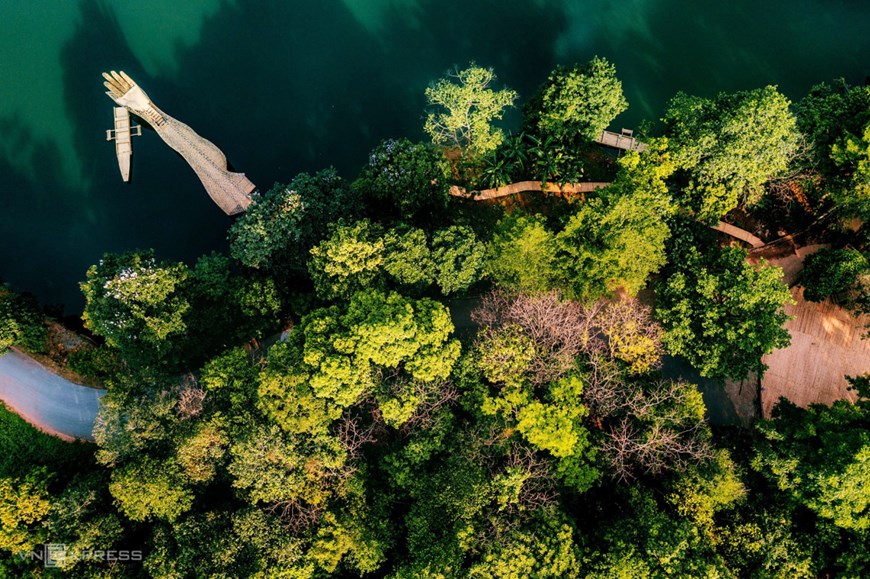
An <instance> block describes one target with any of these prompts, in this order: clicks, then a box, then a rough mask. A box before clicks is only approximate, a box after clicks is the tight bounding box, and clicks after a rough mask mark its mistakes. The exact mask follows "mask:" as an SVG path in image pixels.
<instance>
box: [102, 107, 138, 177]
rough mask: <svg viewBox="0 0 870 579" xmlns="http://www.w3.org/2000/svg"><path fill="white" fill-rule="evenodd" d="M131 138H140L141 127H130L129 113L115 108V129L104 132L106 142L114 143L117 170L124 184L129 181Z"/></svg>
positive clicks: (124, 109) (123, 108) (131, 152)
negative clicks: (119, 171)
mask: <svg viewBox="0 0 870 579" xmlns="http://www.w3.org/2000/svg"><path fill="white" fill-rule="evenodd" d="M133 136H137V137H140V136H142V127H140V126H139V125H136V126H135V127H132V129H131V127H130V112H129V111H128V110H127V109H126V108H125V107H115V128H114V129H109V130H107V131H106V140H107V141H112V140H114V141H115V154H116V155H117V156H118V168H119V169H120V170H121V178H122V179H123V180H124V182H125V183H126V182H128V181H129V180H130V156H131V155H133V139H132V137H133Z"/></svg>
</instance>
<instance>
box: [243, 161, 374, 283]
mask: <svg viewBox="0 0 870 579" xmlns="http://www.w3.org/2000/svg"><path fill="white" fill-rule="evenodd" d="M361 209H362V204H361V200H360V197H359V195H358V193H357V192H356V191H354V190H353V189H352V188H351V186H350V184H349V183H347V182H345V181H344V180H343V179H342V178H341V177H339V176H338V174H337V173H336V172H335V170H334V169H326V170H324V171H320V172H318V173H316V174H314V175H309V174H308V173H300V174H299V175H297V176H296V177H294V178H293V180H292V181H290V183H288V184H287V185H281V184H275V186H274V187H272V189H270V190H269V191H268V192H266V193H265V194H263V195H261V196H260V197H259V198H257V199H255V202H254V203H253V204H252V205H251V206H250V207H249V208H248V210H247V211H246V212H245V214H244V215H242V216H241V217H240V218H239V219H238V220H237V221H236V222H235V223H233V225H232V226H231V227H230V230H229V239H230V253H231V255H232V256H233V258H235V259H237V260H239V262H241V263H242V264H244V265H246V266H248V267H252V268H255V269H264V268H265V269H281V268H291V269H303V268H304V265H305V261H306V260H307V258H308V250H309V249H311V247H312V246H314V245H315V244H316V243H318V242H319V241H320V240H321V239H323V238H324V237H326V234H327V231H328V229H327V226H328V225H329V224H331V223H333V222H335V221H336V220H337V219H339V218H340V217H343V218H346V219H353V218H354V217H355V216H357V215H358V214H359V212H360V211H361Z"/></svg>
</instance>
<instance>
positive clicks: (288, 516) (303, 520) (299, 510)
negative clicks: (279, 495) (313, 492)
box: [266, 500, 323, 535]
mask: <svg viewBox="0 0 870 579" xmlns="http://www.w3.org/2000/svg"><path fill="white" fill-rule="evenodd" d="M266 510H267V511H268V512H269V513H271V514H273V515H277V516H278V517H279V518H280V519H281V522H282V523H283V525H284V528H285V529H286V530H287V531H289V532H290V533H292V534H294V535H296V534H299V533H301V532H303V531H304V530H306V529H308V528H309V527H311V526H312V525H314V524H315V523H317V521H318V520H319V519H320V515H321V513H322V512H323V507H321V506H314V505H311V504H308V503H306V502H304V501H297V500H288V501H281V502H278V503H274V504H272V505H270V506H269V507H268V508H267V509H266Z"/></svg>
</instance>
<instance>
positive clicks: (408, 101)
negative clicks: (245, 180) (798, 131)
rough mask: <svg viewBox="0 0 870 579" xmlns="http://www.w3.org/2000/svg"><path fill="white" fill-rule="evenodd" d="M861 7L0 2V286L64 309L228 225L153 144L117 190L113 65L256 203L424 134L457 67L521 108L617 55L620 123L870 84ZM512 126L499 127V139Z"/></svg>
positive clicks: (323, 0)
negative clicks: (111, 268) (766, 90)
mask: <svg viewBox="0 0 870 579" xmlns="http://www.w3.org/2000/svg"><path fill="white" fill-rule="evenodd" d="M868 30H870V2H867V1H866V0H851V1H845V0H843V1H832V0H825V1H823V0H813V1H808V0H803V1H801V0H790V1H782V0H765V1H764V2H759V1H757V0H755V1H749V0H732V1H731V2H727V3H726V2H712V1H695V2H688V1H685V0H659V1H653V0H621V1H619V2H613V1H606V0H586V1H580V0H578V1H570V0H523V1H518V0H517V1H508V0H501V1H495V0H462V1H460V0H437V1H435V0H283V1H278V0H275V1H271V2H270V1H258V2H243V1H241V0H237V1H230V0H199V1H193V0H184V1H178V0H149V2H142V1H141V0H116V1H113V2H97V1H95V0H77V1H74V0H68V1H62V0H5V1H3V2H0V55H2V57H0V97H2V98H0V175H2V177H3V179H2V181H0V199H2V210H0V244H2V245H0V247H2V250H0V276H2V277H3V278H5V279H6V280H7V281H8V282H10V283H11V284H12V285H13V286H14V287H15V288H16V289H19V290H24V291H31V292H33V293H35V294H36V295H37V297H39V298H40V299H41V300H43V301H45V302H49V303H63V304H65V306H66V308H67V310H68V311H73V312H74V311H77V310H79V309H80V308H81V305H82V300H81V297H80V294H79V291H78V286H77V282H78V281H80V280H81V279H83V277H84V273H85V270H86V269H87V267H88V265H90V264H92V263H94V262H96V260H98V259H99V257H100V256H101V254H102V253H103V252H104V251H122V250H128V249H134V248H144V247H154V248H156V249H157V251H158V254H159V255H160V256H161V257H164V258H171V259H183V260H187V261H191V260H193V259H195V257H196V256H197V255H200V254H202V253H204V252H207V251H210V250H211V249H221V248H223V247H225V235H226V227H227V226H228V224H229V223H230V220H229V218H227V217H226V216H224V215H223V213H221V211H220V210H219V209H218V208H217V206H216V205H214V204H213V203H212V202H211V200H210V199H209V198H208V196H207V195H206V194H205V192H204V191H203V189H202V187H201V186H200V184H199V181H198V180H197V179H196V177H195V175H194V174H193V172H192V171H191V170H190V169H189V168H188V167H187V166H186V164H185V163H184V162H183V160H181V158H180V157H178V156H177V155H175V154H174V153H173V152H172V151H171V150H169V149H168V148H167V147H166V146H165V145H164V144H163V143H162V141H160V139H159V138H158V137H157V136H156V135H155V134H154V133H153V132H150V131H146V132H145V135H144V136H142V137H139V138H136V139H135V140H134V143H133V145H134V155H133V182H132V183H130V184H124V183H123V182H121V179H120V176H119V173H118V169H117V162H116V160H115V154H114V145H113V144H112V143H107V142H106V141H105V130H106V129H108V128H111V124H112V110H111V105H112V103H111V102H110V101H109V100H108V98H107V97H106V96H104V95H103V87H102V84H101V78H100V73H101V72H102V71H104V70H108V69H124V70H125V71H127V72H128V73H129V74H130V75H131V76H132V77H133V78H134V79H136V80H137V81H138V82H139V83H140V84H141V85H142V86H143V88H144V89H145V90H146V91H147V92H148V94H149V95H150V96H151V97H152V99H153V100H154V101H155V103H156V104H157V105H158V106H159V107H161V108H163V109H164V110H165V111H166V112H167V113H169V114H171V115H173V116H174V117H176V118H178V119H180V120H182V121H184V122H186V123H188V124H189V125H191V126H192V127H193V128H194V129H195V130H197V131H198V132H199V133H200V134H202V135H203V136H205V137H206V138H209V139H211V140H212V141H214V142H215V143H216V144H217V145H218V146H219V147H221V148H222V149H223V150H224V152H225V153H226V154H227V156H228V158H229V159H230V161H231V162H232V164H233V165H234V166H235V168H236V169H237V170H240V171H244V172H245V173H247V174H248V176H249V177H250V178H251V179H252V180H253V181H254V182H255V183H256V184H258V185H259V186H260V187H261V188H268V187H270V186H271V185H272V183H273V182H275V181H287V180H289V179H290V178H291V177H292V176H293V175H295V174H296V173H298V172H299V171H304V170H316V169H319V168H322V167H325V166H328V165H334V166H336V167H337V168H338V170H339V171H340V172H341V173H342V174H344V175H345V176H347V177H353V176H354V175H355V172H356V170H357V169H358V168H359V166H360V165H361V164H362V163H363V162H364V161H365V158H366V153H367V152H368V151H369V150H370V149H371V148H372V147H373V146H374V145H375V144H376V143H377V142H378V141H379V140H380V139H382V138H385V137H389V136H407V137H410V138H413V139H420V138H423V135H422V131H421V126H422V121H421V117H422V109H423V89H424V87H425V86H426V84H427V83H428V82H429V81H430V80H432V79H434V78H437V77H438V76H440V75H441V74H442V73H443V72H444V71H445V70H446V69H448V68H450V67H451V66H453V65H454V64H459V65H464V64H466V63H467V62H468V61H470V60H475V61H476V62H478V63H479V64H483V65H486V66H492V67H494V68H495V69H496V71H497V73H498V74H499V78H500V81H501V82H504V83H505V84H507V85H509V86H511V87H513V88H515V89H517V90H518V91H520V93H521V94H525V95H528V94H530V93H531V92H532V91H533V90H534V89H535V87H536V86H537V85H538V84H539V83H540V82H541V81H542V80H543V79H544V78H545V77H546V75H547V73H548V71H549V70H550V69H551V68H552V67H553V66H554V65H555V64H557V63H562V62H565V63H568V62H574V61H585V60H588V59H589V58H590V57H591V56H593V55H595V54H598V55H602V56H605V57H607V58H608V59H610V60H611V61H613V62H614V63H615V64H616V66H617V70H618V71H619V76H620V77H621V78H622V80H623V84H624V87H625V91H626V96H627V98H628V100H629V102H630V104H631V108H630V109H629V111H628V112H626V113H625V114H624V115H623V116H622V118H619V119H617V120H616V121H615V123H614V125H615V127H616V128H619V127H621V126H626V127H628V126H636V124H637V123H638V122H639V121H640V120H642V119H655V118H657V117H658V116H660V114H661V112H662V111H663V109H664V106H665V104H666V102H667V100H668V99H669V98H670V97H671V96H672V95H673V94H674V93H675V92H676V91H677V90H683V91H686V92H690V93H695V94H701V95H713V94H715V93H717V92H719V91H732V90H739V89H747V88H754V87H758V86H762V85H765V84H768V83H775V84H778V85H779V86H780V88H781V89H782V90H783V91H784V92H785V93H786V94H787V95H789V96H790V97H791V98H793V99H798V98H800V97H801V96H802V95H803V94H804V93H805V92H806V91H807V90H808V89H809V87H810V86H811V85H813V84H815V83H817V82H820V81H824V80H830V79H832V78H835V77H840V76H842V77H845V78H846V79H847V80H849V81H850V82H852V83H856V84H857V83H863V82H864V79H865V77H866V76H867V75H870V33H868V32H867V31H868ZM516 121H517V116H516V114H514V115H512V116H511V117H510V118H509V119H508V125H510V124H511V123H515V122H516Z"/></svg>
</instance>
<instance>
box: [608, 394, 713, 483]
mask: <svg viewBox="0 0 870 579" xmlns="http://www.w3.org/2000/svg"><path fill="white" fill-rule="evenodd" d="M690 388H691V386H690V385H687V384H682V383H679V382H673V381H664V382H660V383H658V384H656V385H654V386H653V387H652V388H649V389H644V388H641V387H640V386H637V385H635V386H634V387H633V388H632V389H631V390H630V391H629V392H626V395H625V397H624V401H623V403H622V404H621V405H620V408H618V409H617V410H616V412H618V413H619V414H620V415H621V417H620V418H619V419H617V420H616V421H615V422H613V423H612V424H611V426H609V428H608V429H607V438H606V439H605V441H604V443H603V444H602V446H601V451H602V453H603V454H604V456H605V457H607V459H608V461H609V462H610V464H611V466H612V467H613V470H614V477H615V478H617V479H620V480H624V481H627V480H630V479H632V478H634V476H636V473H637V472H638V471H642V472H644V473H646V474H652V475H656V474H660V473H661V472H663V471H667V470H684V469H686V468H687V467H688V466H690V465H691V464H698V463H701V462H705V461H708V460H710V459H712V458H713V455H714V452H713V450H714V449H713V446H712V445H711V443H710V441H709V439H708V438H707V436H706V430H705V428H704V421H703V419H699V418H696V417H693V416H688V415H687V414H686V410H685V405H686V403H687V399H688V396H689V392H690V390H689V389H690Z"/></svg>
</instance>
